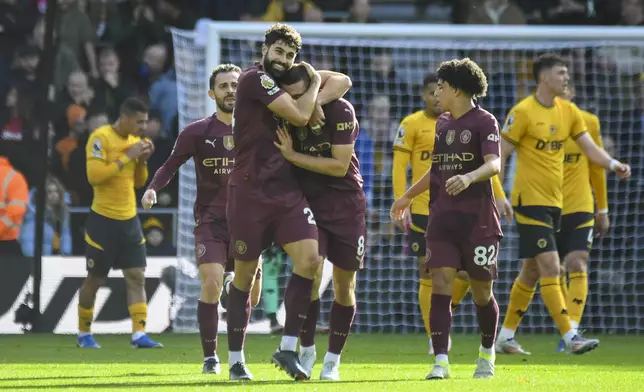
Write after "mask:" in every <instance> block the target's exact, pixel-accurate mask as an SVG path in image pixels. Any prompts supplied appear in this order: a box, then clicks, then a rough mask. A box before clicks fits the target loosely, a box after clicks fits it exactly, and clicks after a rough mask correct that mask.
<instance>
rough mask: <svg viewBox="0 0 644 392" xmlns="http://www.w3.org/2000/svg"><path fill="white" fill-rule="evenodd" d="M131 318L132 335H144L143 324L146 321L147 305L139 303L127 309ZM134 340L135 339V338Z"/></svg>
mask: <svg viewBox="0 0 644 392" xmlns="http://www.w3.org/2000/svg"><path fill="white" fill-rule="evenodd" d="M127 310H128V311H129V312H130V317H131V318H132V333H133V334H136V335H139V336H140V335H142V334H143V333H145V322H146V320H147V319H148V305H147V304H146V303H145V302H139V303H136V304H132V305H130V306H128V307H127ZM135 339H136V338H135Z"/></svg>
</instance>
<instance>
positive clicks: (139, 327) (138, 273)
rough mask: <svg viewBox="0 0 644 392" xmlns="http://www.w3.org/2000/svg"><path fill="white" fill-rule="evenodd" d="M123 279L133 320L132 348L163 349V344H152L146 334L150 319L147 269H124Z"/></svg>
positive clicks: (128, 307)
mask: <svg viewBox="0 0 644 392" xmlns="http://www.w3.org/2000/svg"><path fill="white" fill-rule="evenodd" d="M123 277H124V278H125V287H126V295H127V309H128V311H129V312H130V317H131V318H132V347H138V348H153V347H163V345H162V344H161V343H156V342H152V341H151V340H150V339H149V338H148V337H147V335H146V334H145V324H146V322H147V319H148V304H147V298H146V295H145V268H127V269H124V270H123ZM140 340H141V341H140Z"/></svg>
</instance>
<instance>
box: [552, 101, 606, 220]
mask: <svg viewBox="0 0 644 392" xmlns="http://www.w3.org/2000/svg"><path fill="white" fill-rule="evenodd" d="M581 115H582V117H583V118H584V122H585V123H586V127H587V129H588V134H589V135H590V136H591V137H592V138H593V140H594V141H595V143H596V144H597V145H598V146H599V147H601V148H604V144H603V143H602V139H601V135H600V132H599V128H600V125H599V118H597V116H595V115H594V114H592V113H588V112H586V111H584V110H582V111H581ZM564 151H565V158H564V182H563V212H562V213H563V214H564V215H566V214H572V213H574V212H590V213H593V212H594V211H595V202H594V199H593V193H594V194H595V199H597V209H598V210H599V211H601V210H606V209H608V194H607V186H606V171H605V170H604V168H602V167H600V166H597V165H594V164H592V163H590V162H589V161H588V158H587V157H586V155H585V154H584V153H583V152H582V151H581V149H580V148H579V146H578V145H577V143H575V141H574V140H573V139H567V140H566V141H565V142H564ZM591 185H592V190H591Z"/></svg>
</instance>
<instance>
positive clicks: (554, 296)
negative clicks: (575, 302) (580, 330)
mask: <svg viewBox="0 0 644 392" xmlns="http://www.w3.org/2000/svg"><path fill="white" fill-rule="evenodd" d="M539 285H540V286H541V298H542V299H543V302H544V304H545V305H546V308H548V312H550V317H552V319H553V320H554V322H555V325H556V326H557V329H558V330H559V333H560V334H561V336H564V335H565V334H566V333H567V332H570V330H571V329H572V325H570V317H568V310H567V309H566V302H565V301H564V298H563V295H562V294H561V288H560V287H559V277H558V276H550V277H546V278H541V279H539Z"/></svg>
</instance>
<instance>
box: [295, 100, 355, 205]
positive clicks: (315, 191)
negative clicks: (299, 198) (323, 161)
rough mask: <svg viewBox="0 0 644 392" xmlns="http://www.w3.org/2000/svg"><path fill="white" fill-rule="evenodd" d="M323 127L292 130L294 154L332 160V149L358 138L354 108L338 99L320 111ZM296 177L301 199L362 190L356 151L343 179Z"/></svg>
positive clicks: (303, 173)
mask: <svg viewBox="0 0 644 392" xmlns="http://www.w3.org/2000/svg"><path fill="white" fill-rule="evenodd" d="M323 110H324V117H325V123H324V126H323V127H321V128H320V129H318V130H313V129H311V128H309V127H308V126H306V127H291V136H292V137H293V148H294V150H295V151H297V152H300V153H303V154H307V155H312V156H317V157H325V158H330V157H331V146H332V145H343V144H345V145H346V144H353V143H354V142H355V140H356V138H357V137H358V133H359V129H360V127H359V126H358V120H356V116H355V110H354V109H353V105H351V103H350V102H349V101H347V100H345V99H338V100H335V101H333V102H330V103H328V104H327V105H325V106H324V107H323ZM297 177H298V179H299V181H300V187H301V188H302V192H304V195H305V196H306V197H307V198H308V199H309V200H310V199H313V198H315V197H316V196H318V195H320V193H321V192H324V189H325V188H333V189H337V190H354V191H361V190H362V183H363V181H362V176H361V175H360V163H359V162H358V157H357V156H356V153H355V151H354V152H353V156H352V157H351V163H350V164H349V169H348V170H347V174H346V175H345V176H344V177H331V176H326V175H324V174H319V173H315V172H312V171H309V170H305V169H299V168H298V170H297Z"/></svg>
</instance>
